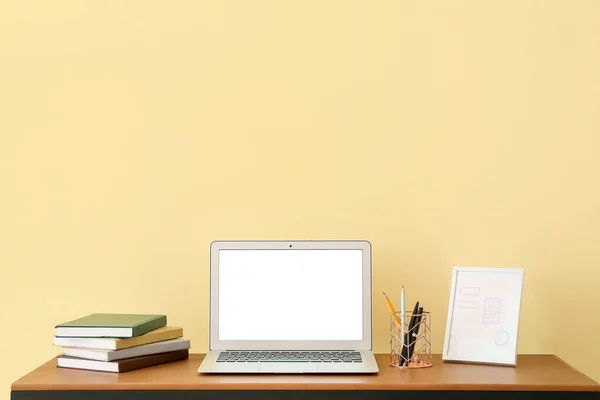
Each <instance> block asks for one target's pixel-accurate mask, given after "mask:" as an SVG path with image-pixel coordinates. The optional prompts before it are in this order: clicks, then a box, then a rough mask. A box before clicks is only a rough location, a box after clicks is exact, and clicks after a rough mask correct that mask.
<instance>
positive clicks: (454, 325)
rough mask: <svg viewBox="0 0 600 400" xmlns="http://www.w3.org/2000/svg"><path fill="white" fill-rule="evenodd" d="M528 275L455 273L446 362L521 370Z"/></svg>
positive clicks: (486, 270) (477, 270) (518, 271)
mask: <svg viewBox="0 0 600 400" xmlns="http://www.w3.org/2000/svg"><path fill="white" fill-rule="evenodd" d="M523 281H524V269H522V268H490V267H460V266H457V267H454V268H453V270H452V285H451V287H450V299H449V302H448V317H447V322H446V332H445V337H444V350H443V352H442V360H443V361H444V362H465V363H477V364H494V365H507V366H516V365H517V342H518V331H519V316H520V310H521V297H522V292H523Z"/></svg>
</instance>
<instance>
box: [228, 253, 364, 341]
mask: <svg viewBox="0 0 600 400" xmlns="http://www.w3.org/2000/svg"><path fill="white" fill-rule="evenodd" d="M362 286H363V285H362V250H294V249H289V250H219V340H362V339H363V310H362V307H363V303H362V299H363V296H362V290H363V287H362Z"/></svg>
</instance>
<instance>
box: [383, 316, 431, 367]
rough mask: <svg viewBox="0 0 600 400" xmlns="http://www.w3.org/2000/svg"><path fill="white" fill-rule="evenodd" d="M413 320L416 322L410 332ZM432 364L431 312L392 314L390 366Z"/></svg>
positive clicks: (428, 365) (426, 365) (424, 365)
mask: <svg viewBox="0 0 600 400" xmlns="http://www.w3.org/2000/svg"><path fill="white" fill-rule="evenodd" d="M413 317H414V318H413ZM411 320H413V321H414V323H413V327H412V329H411V330H410V332H409V327H410V325H411ZM402 326H404V329H402ZM403 337H404V340H402V338H403ZM431 365H432V363H431V315H430V313H428V312H423V313H421V314H413V313H412V312H411V313H406V314H400V313H396V314H390V366H392V367H396V368H428V367H431Z"/></svg>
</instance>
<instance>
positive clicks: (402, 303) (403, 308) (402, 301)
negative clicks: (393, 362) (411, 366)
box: [400, 286, 406, 365]
mask: <svg viewBox="0 0 600 400" xmlns="http://www.w3.org/2000/svg"><path fill="white" fill-rule="evenodd" d="M405 314H406V293H405V292H404V286H402V289H401V290H400V315H402V323H401V324H400V328H401V330H400V337H401V338H402V347H401V349H402V351H401V352H400V354H403V353H404V346H405V345H406V343H405V341H404V324H405V322H406V321H405V320H404V315H405ZM400 358H402V357H400ZM402 364H404V362H403V360H402V359H401V360H400V365H402Z"/></svg>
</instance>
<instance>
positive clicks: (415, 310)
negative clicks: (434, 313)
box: [402, 301, 419, 366]
mask: <svg viewBox="0 0 600 400" xmlns="http://www.w3.org/2000/svg"><path fill="white" fill-rule="evenodd" d="M418 312H419V302H418V301H417V302H416V303H415V307H414V308H413V312H412V315H411V316H410V322H409V324H408V332H407V333H406V335H404V336H405V339H404V341H405V342H406V346H407V347H404V348H403V349H402V365H403V364H404V363H406V365H407V366H408V365H409V364H410V355H411V352H409V349H410V346H411V345H413V343H411V338H412V334H411V333H412V330H413V329H414V327H415V325H416V323H417V314H418Z"/></svg>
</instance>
